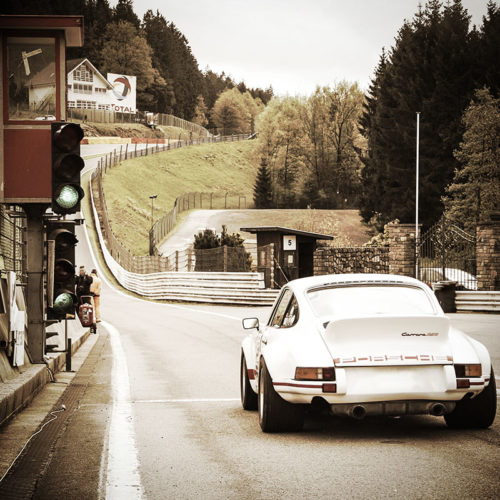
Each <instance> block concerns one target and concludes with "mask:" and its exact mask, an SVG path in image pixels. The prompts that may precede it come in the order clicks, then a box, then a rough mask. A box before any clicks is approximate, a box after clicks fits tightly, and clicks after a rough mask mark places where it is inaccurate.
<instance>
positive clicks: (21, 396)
mask: <svg viewBox="0 0 500 500" xmlns="http://www.w3.org/2000/svg"><path fill="white" fill-rule="evenodd" d="M89 335H90V331H89V330H87V331H86V332H85V333H83V334H82V335H80V337H79V338H78V339H76V340H75V341H74V342H73V343H72V346H71V354H72V355H73V354H75V353H76V351H77V350H78V349H79V348H80V346H81V345H82V344H83V343H84V342H85V341H86V340H87V339H88V337H89ZM65 363H66V353H65V352H61V353H57V355H56V356H54V357H52V358H50V360H49V361H48V363H47V365H44V364H37V365H32V366H30V367H29V368H28V369H27V370H26V371H25V372H23V373H21V374H20V375H18V376H17V377H15V378H13V379H12V380H10V381H7V382H4V383H2V384H0V427H1V426H2V425H3V424H4V423H5V422H6V421H7V420H9V419H10V418H12V417H13V416H14V415H16V414H17V413H19V412H20V411H21V410H23V409H24V408H25V407H26V406H28V405H29V403H31V401H32V400H33V398H34V397H35V396H36V395H37V394H38V393H39V392H40V391H41V390H42V389H43V388H44V387H45V385H46V384H47V383H48V382H49V381H50V379H51V376H50V374H49V371H48V370H47V366H48V368H49V369H50V370H51V371H52V373H56V372H58V371H60V370H61V368H62V367H63V366H64V365H65Z"/></svg>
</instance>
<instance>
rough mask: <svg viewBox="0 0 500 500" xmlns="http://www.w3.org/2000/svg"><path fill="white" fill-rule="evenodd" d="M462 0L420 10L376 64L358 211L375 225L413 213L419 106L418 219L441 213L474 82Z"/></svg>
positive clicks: (472, 45) (429, 219)
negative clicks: (367, 148) (373, 219)
mask: <svg viewBox="0 0 500 500" xmlns="http://www.w3.org/2000/svg"><path fill="white" fill-rule="evenodd" d="M469 24H470V18H469V16H468V14H467V12H466V11H465V9H463V7H462V5H461V1H460V0H453V1H452V2H449V3H448V4H447V5H446V6H445V7H444V9H443V7H442V5H441V3H440V2H439V1H437V0H430V1H429V2H428V3H427V4H426V6H425V8H424V9H422V8H420V9H419V11H418V12H417V14H416V15H415V17H414V19H413V20H412V21H411V22H405V23H404V24H403V26H402V28H401V29H400V30H399V32H398V36H397V37H396V43H395V46H394V47H393V48H392V49H391V51H390V52H389V55H388V57H387V61H386V62H385V64H384V65H383V66H379V68H378V72H377V74H376V77H375V78H376V80H375V81H374V82H373V83H374V86H373V88H372V89H371V92H372V95H370V96H369V98H370V99H371V100H368V101H367V108H366V109H365V114H364V117H363V120H362V130H363V134H364V135H365V137H366V138H367V140H368V143H369V153H368V156H367V158H365V159H364V163H365V169H364V171H363V173H362V178H363V186H364V188H363V198H362V206H361V209H362V214H363V217H364V218H365V220H369V219H371V218H373V217H375V218H376V219H378V223H379V227H380V226H382V225H383V224H384V223H386V222H388V221H390V220H393V219H395V218H399V219H400V220H401V221H402V222H410V221H413V218H414V214H415V137H416V113H417V112H420V113H421V115H420V120H421V121H420V123H421V126H420V180H419V182H420V207H421V208H420V220H421V221H422V223H423V224H424V225H425V226H429V225H431V224H432V223H433V222H434V221H435V220H437V219H438V218H439V216H440V215H441V213H442V211H443V205H442V202H441V196H442V194H443V192H444V189H445V187H446V185H447V184H449V182H450V181H451V179H452V177H453V172H454V170H455V168H456V166H457V162H456V160H455V158H454V157H453V150H454V149H456V147H457V146H458V143H459V141H460V136H461V133H462V130H463V129H462V125H461V121H460V118H461V115H462V113H463V111H464V109H465V107H466V106H467V103H468V101H469V100H470V98H471V97H472V93H473V90H474V87H475V86H476V85H477V75H478V72H477V67H478V64H477V63H476V62H475V60H476V59H477V54H474V49H475V48H476V45H475V43H474V40H475V35H474V34H473V33H472V34H471V32H470V30H469Z"/></svg>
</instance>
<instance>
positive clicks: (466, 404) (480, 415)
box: [444, 368, 497, 429]
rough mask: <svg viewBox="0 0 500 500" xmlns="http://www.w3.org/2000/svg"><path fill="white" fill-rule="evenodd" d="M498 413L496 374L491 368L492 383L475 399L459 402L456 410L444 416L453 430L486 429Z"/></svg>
mask: <svg viewBox="0 0 500 500" xmlns="http://www.w3.org/2000/svg"><path fill="white" fill-rule="evenodd" d="M496 411H497V387H496V383H495V374H494V373H493V368H491V375H490V383H489V384H488V387H486V389H484V390H483V392H481V393H480V394H479V395H478V396H476V397H475V398H474V399H465V400H462V401H458V403H457V405H456V406H455V409H454V410H453V411H452V412H451V413H448V414H447V415H445V416H444V419H445V421H446V425H447V426H448V427H450V428H451V429H464V428H469V429H471V428H472V429H474V428H475V429H486V428H487V427H489V426H490V425H491V424H492V423H493V420H495V415H496Z"/></svg>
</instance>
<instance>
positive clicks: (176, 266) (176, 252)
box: [175, 250, 179, 271]
mask: <svg viewBox="0 0 500 500" xmlns="http://www.w3.org/2000/svg"><path fill="white" fill-rule="evenodd" d="M175 270H176V271H178V270H179V250H176V251H175Z"/></svg>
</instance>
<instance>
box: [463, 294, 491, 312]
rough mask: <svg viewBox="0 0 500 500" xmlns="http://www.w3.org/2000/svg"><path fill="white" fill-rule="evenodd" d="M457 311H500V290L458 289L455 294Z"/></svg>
mask: <svg viewBox="0 0 500 500" xmlns="http://www.w3.org/2000/svg"><path fill="white" fill-rule="evenodd" d="M455 305H456V308H457V311H458V312H460V311H489V312H491V311H493V312H500V291H498V292H496V291H493V292H475V291H473V292H471V291H458V292H456V295H455Z"/></svg>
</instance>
